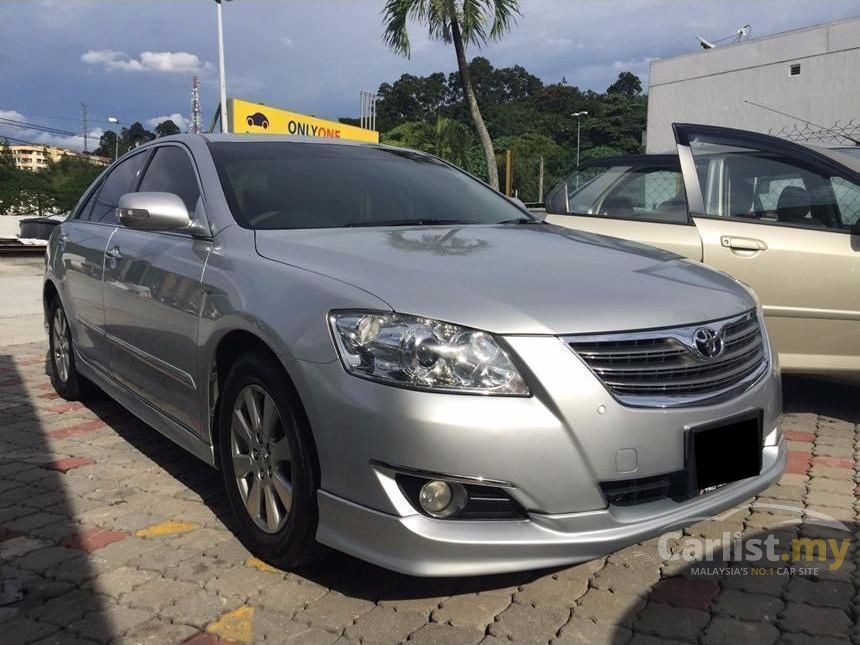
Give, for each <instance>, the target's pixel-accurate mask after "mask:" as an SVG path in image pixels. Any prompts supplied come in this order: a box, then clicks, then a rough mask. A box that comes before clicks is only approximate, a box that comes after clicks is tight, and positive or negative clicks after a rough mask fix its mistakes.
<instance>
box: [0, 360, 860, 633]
mask: <svg viewBox="0 0 860 645" xmlns="http://www.w3.org/2000/svg"><path fill="white" fill-rule="evenodd" d="M45 351H46V348H45V345H44V344H43V343H37V344H32V345H17V346H13V347H8V348H5V349H4V348H2V347H0V568H2V569H0V580H2V583H3V586H2V587H0V643H3V644H4V645H5V644H9V645H17V644H19V643H22V644H23V643H40V644H47V643H93V642H98V643H107V642H115V643H152V644H166V643H189V644H190V645H217V644H218V643H244V644H249V643H259V642H266V643H268V642H273V643H302V644H304V643H320V644H323V643H349V642H356V643H358V642H362V643H396V642H409V643H482V642H483V643H501V642H506V641H516V642H535V643H548V642H554V643H619V644H623V643H635V644H645V643H659V642H684V643H696V642H701V643H708V644H710V643H775V642H783V643H813V642H814V643H815V644H816V645H826V644H828V643H851V642H853V643H854V645H860V628H858V616H860V596H858V582H860V573H858V572H860V566H858V565H860V555H858V549H857V548H856V545H855V544H854V541H853V538H854V536H855V535H856V530H857V529H856V527H857V513H858V504H857V502H858V490H860V489H858V484H857V482H858V476H857V470H856V466H857V463H858V462H857V459H858V449H860V445H858V426H857V421H858V396H857V394H858V389H857V388H856V387H853V388H852V387H848V386H839V385H836V384H832V383H825V382H816V381H811V380H790V381H788V382H787V388H786V406H787V411H788V414H787V415H786V417H785V420H784V425H783V427H784V430H785V432H786V436H787V437H788V439H789V441H790V442H791V443H790V447H791V451H792V452H791V459H790V462H789V469H788V472H787V474H786V475H785V476H784V477H783V478H782V480H781V481H780V482H779V483H778V484H777V485H775V486H773V487H772V488H771V489H770V490H768V491H766V492H765V493H763V494H762V495H761V496H759V497H758V498H757V499H756V500H754V501H751V503H748V504H745V505H743V506H741V507H739V509H737V510H736V511H735V512H733V513H729V514H726V515H724V516H723V517H721V518H719V519H718V520H713V521H707V522H702V523H699V524H697V525H694V526H692V527H690V528H688V529H687V530H686V531H684V535H681V536H675V537H674V538H673V539H672V540H668V541H666V544H665V545H664V546H665V547H666V548H667V549H669V550H670V552H669V558H668V559H665V558H664V557H662V556H661V553H660V552H659V549H658V540H656V539H655V540H651V541H649V542H647V543H644V544H642V545H637V546H634V547H630V548H627V549H625V550H623V551H621V552H618V553H614V554H612V555H610V556H608V557H606V558H602V559H600V560H596V561H593V562H588V563H585V564H581V565H578V566H575V567H570V568H566V569H561V570H553V571H538V572H530V573H524V574H517V575H508V576H495V577H485V578H479V579H460V580H454V579H443V580H438V579H437V580H421V579H414V578H408V577H405V576H401V575H398V574H394V573H390V572H387V571H383V570H381V569H378V568H376V567H373V566H370V565H367V564H364V563H362V562H359V561H357V560H354V559H352V558H349V557H346V556H342V555H337V554H333V555H332V557H330V558H329V559H328V560H326V561H325V562H323V563H322V564H320V565H316V566H314V567H312V568H310V569H307V570H304V571H301V572H298V573H295V572H294V573H288V572H283V571H278V570H276V569H272V568H271V567H268V566H266V565H264V564H263V563H261V562H259V561H257V560H255V559H254V558H253V557H251V555H250V554H249V553H248V552H247V551H246V550H245V549H244V548H243V547H242V546H241V545H240V543H239V542H238V541H237V540H236V538H235V537H234V536H233V534H232V533H231V531H230V519H229V516H228V513H227V509H226V504H225V498H224V495H223V494H222V492H221V489H220V480H219V477H218V475H217V473H215V472H214V471H213V470H211V469H210V468H208V467H207V466H205V465H203V464H202V463H200V462H198V461H196V460H195V459H194V458H193V457H190V456H188V455H186V454H185V453H183V452H182V451H181V450H180V449H179V448H177V447H175V446H174V445H173V444H171V443H170V442H169V441H167V440H166V439H164V438H162V437H161V436H159V435H158V434H157V433H156V432H155V431H153V430H151V429H150V428H148V427H146V426H145V425H143V424H142V423H140V422H139V421H137V420H135V419H133V418H131V417H130V416H129V415H128V414H127V413H125V412H124V411H123V410H122V409H121V408H119V407H118V406H117V405H116V404H114V403H112V402H111V401H110V400H108V399H106V398H98V399H95V400H93V401H92V402H88V403H87V404H86V405H81V404H76V403H72V404H69V403H66V402H64V401H62V400H61V399H58V397H57V396H56V394H55V393H54V392H53V390H52V389H51V386H50V384H49V382H48V379H47V376H46V374H45ZM823 517H826V518H832V519H833V520H838V521H840V522H842V523H844V527H845V528H847V529H848V532H847V533H846V531H845V530H843V529H842V528H840V527H839V525H835V524H833V522H830V525H821V524H820V523H817V521H818V520H821V519H822V518H823ZM798 520H802V521H801V522H800V523H798ZM785 521H788V522H789V523H787V524H784V523H783V522H785ZM724 531H728V532H729V533H730V534H738V535H741V536H743V537H744V538H749V537H755V536H766V535H769V534H771V533H773V532H775V533H774V534H775V535H778V536H781V537H783V538H785V539H790V538H792V537H802V538H810V539H812V538H821V539H823V540H827V539H833V540H835V542H834V544H836V545H837V546H839V547H840V548H842V547H841V546H840V545H842V544H843V543H842V541H841V540H842V539H843V538H846V537H848V538H851V539H850V541H849V542H846V543H845V545H846V546H845V550H844V551H843V552H842V554H841V555H842V561H841V566H836V565H837V564H839V560H840V559H837V558H834V557H833V555H832V552H830V551H828V553H827V554H826V555H825V556H824V557H825V559H824V560H822V561H815V562H812V563H808V562H803V561H801V560H800V559H799V558H798V557H797V556H796V554H793V553H792V551H791V549H790V548H789V547H787V546H784V545H783V546H781V547H780V553H781V554H784V556H783V557H784V558H785V560H784V561H781V564H780V565H779V566H791V565H795V566H799V567H812V566H814V567H817V568H818V570H817V571H815V572H805V573H804V574H802V575H784V572H783V573H780V571H779V570H778V569H776V568H773V567H768V568H766V569H763V570H762V571H760V572H759V573H761V574H762V575H734V574H733V572H732V571H730V570H728V568H727V567H728V565H736V566H739V565H740V564H743V563H742V562H740V561H739V559H738V558H737V557H735V555H733V554H731V553H725V552H722V555H721V557H719V558H717V559H716V562H705V561H703V560H702V559H701V558H700V559H698V560H697V561H693V562H686V561H684V560H678V559H675V558H676V556H677V555H682V554H683V553H684V549H685V543H687V547H689V543H688V540H690V539H692V538H693V537H694V536H699V537H702V538H705V537H711V538H715V537H719V536H721V535H722V534H723V532H724ZM824 544H825V545H826V544H827V542H824ZM663 555H667V554H665V553H664V554H663ZM705 564H707V565H709V567H710V568H704V569H702V570H697V567H702V565H705ZM717 566H722V567H725V568H724V569H716V570H714V569H713V568H714V567H717ZM764 574H767V575H764ZM19 595H20V597H19Z"/></svg>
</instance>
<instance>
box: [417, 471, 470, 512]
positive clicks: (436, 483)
mask: <svg viewBox="0 0 860 645" xmlns="http://www.w3.org/2000/svg"><path fill="white" fill-rule="evenodd" d="M418 503H419V504H421V509H422V510H423V511H424V512H425V513H427V514H428V515H432V516H433V517H451V516H452V515H456V514H457V513H459V512H460V511H462V510H463V507H464V506H465V505H466V489H465V488H463V485H462V484H456V483H452V484H449V483H448V482H443V481H441V480H438V479H434V480H431V481H429V482H427V483H426V484H424V485H423V486H422V487H421V492H420V493H419V494H418Z"/></svg>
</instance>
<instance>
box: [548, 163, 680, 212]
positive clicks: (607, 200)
mask: <svg viewBox="0 0 860 645" xmlns="http://www.w3.org/2000/svg"><path fill="white" fill-rule="evenodd" d="M546 209H547V212H548V213H554V214H559V215H602V216H605V217H611V218H615V219H631V220H642V221H656V222H666V223H672V224H686V223H687V199H686V194H685V192H684V182H683V179H682V176H681V172H680V170H679V169H675V168H664V167H649V166H638V165H613V166H597V165H592V166H587V167H584V168H582V169H580V170H578V171H576V172H574V173H573V174H571V175H570V176H569V177H567V178H566V179H565V180H564V181H563V182H562V183H561V185H560V188H557V189H554V190H553V192H552V194H551V195H549V197H548V199H547V204H546Z"/></svg>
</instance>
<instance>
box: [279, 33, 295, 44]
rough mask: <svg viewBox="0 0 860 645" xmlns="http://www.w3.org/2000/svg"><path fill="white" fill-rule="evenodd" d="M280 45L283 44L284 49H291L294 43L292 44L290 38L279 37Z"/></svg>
mask: <svg viewBox="0 0 860 645" xmlns="http://www.w3.org/2000/svg"><path fill="white" fill-rule="evenodd" d="M281 44H283V45H284V46H286V47H293V46H294V45H295V43H294V42H293V39H292V38H290V37H289V36H281Z"/></svg>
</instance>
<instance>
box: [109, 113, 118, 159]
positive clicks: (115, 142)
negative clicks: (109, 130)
mask: <svg viewBox="0 0 860 645" xmlns="http://www.w3.org/2000/svg"><path fill="white" fill-rule="evenodd" d="M108 123H114V124H116V136H115V137H114V138H113V160H114V161H116V160H117V159H119V130H120V128H119V119H118V118H116V117H115V116H109V117H108Z"/></svg>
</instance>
